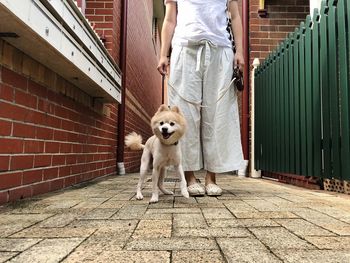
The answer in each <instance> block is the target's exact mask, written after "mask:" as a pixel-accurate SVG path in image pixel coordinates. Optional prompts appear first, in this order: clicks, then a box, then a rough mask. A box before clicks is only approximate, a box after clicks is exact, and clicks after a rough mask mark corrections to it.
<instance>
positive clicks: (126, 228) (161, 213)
mask: <svg viewBox="0 0 350 263" xmlns="http://www.w3.org/2000/svg"><path fill="white" fill-rule="evenodd" d="M197 175H198V178H199V179H200V180H201V181H202V182H204V176H205V175H204V173H202V172H199V173H197ZM168 177H171V178H176V176H175V175H174V174H171V173H170V174H169V176H168ZM217 180H218V183H219V184H220V185H221V186H222V187H223V195H222V196H220V197H208V196H204V197H190V198H189V199H186V198H183V197H182V196H181V194H180V192H179V189H178V183H177V182H170V183H168V182H166V183H165V187H166V188H167V189H170V190H172V191H174V192H175V195H174V196H168V195H167V196H165V195H163V194H160V197H159V202H158V203H156V204H149V203H148V201H149V199H150V197H151V192H152V190H151V182H149V181H148V180H146V181H147V182H146V184H145V188H144V190H143V193H144V197H145V198H144V200H136V198H135V193H134V191H135V187H136V184H137V181H138V174H130V175H125V176H115V177H107V178H103V179H99V180H95V181H93V182H87V183H83V184H80V185H77V186H74V187H71V188H69V189H66V190H63V191H58V192H55V193H49V194H45V195H41V196H36V197H35V198H32V199H27V200H23V201H19V202H16V203H13V204H8V205H5V206H3V207H0V262H101V263H102V262H123V263H124V262H151V263H153V262H160V263H163V262H169V263H180V262H214V263H216V262H218V263H219V262H268V263H270V262H272V263H274V262H298V263H303V262H316V263H321V262H322V263H323V262H340V263H342V262H344V263H345V262H350V252H349V251H350V245H349V244H350V198H349V196H345V195H341V194H335V193H329V192H325V191H312V190H307V189H303V188H298V187H294V186H289V185H284V184H278V183H276V182H271V181H266V180H258V179H251V178H244V179H239V178H237V177H236V176H233V175H230V174H225V175H220V176H218V178H217Z"/></svg>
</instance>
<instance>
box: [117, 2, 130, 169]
mask: <svg viewBox="0 0 350 263" xmlns="http://www.w3.org/2000/svg"><path fill="white" fill-rule="evenodd" d="M127 26H128V0H123V1H122V15H121V31H120V32H121V33H120V35H121V39H120V69H121V72H122V87H121V103H120V104H119V105H118V137H117V169H118V174H119V175H123V174H125V167H124V137H125V97H126V92H125V91H126V87H125V86H126V49H127Z"/></svg>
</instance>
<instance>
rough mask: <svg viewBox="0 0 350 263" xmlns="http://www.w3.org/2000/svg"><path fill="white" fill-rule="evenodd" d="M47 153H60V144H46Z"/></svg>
mask: <svg viewBox="0 0 350 263" xmlns="http://www.w3.org/2000/svg"><path fill="white" fill-rule="evenodd" d="M45 152H46V153H59V152H60V144H59V143H58V142H45Z"/></svg>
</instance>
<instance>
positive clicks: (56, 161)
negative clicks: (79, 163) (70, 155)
mask: <svg viewBox="0 0 350 263" xmlns="http://www.w3.org/2000/svg"><path fill="white" fill-rule="evenodd" d="M65 163H66V156H65V155H53V156H52V165H53V166H56V165H63V164H65Z"/></svg>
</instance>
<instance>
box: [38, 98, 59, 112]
mask: <svg viewBox="0 0 350 263" xmlns="http://www.w3.org/2000/svg"><path fill="white" fill-rule="evenodd" d="M38 110H40V111H42V112H45V113H47V114H54V113H55V105H54V104H53V103H51V102H50V101H48V100H42V99H39V102H38Z"/></svg>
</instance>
